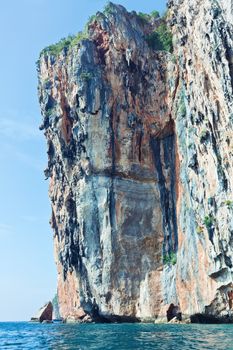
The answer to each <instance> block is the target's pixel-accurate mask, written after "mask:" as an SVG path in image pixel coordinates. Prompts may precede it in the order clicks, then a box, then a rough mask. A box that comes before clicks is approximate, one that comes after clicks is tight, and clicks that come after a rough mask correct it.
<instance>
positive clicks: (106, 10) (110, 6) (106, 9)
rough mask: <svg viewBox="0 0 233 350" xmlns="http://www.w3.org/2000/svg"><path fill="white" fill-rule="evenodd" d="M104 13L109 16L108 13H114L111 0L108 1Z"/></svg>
mask: <svg viewBox="0 0 233 350" xmlns="http://www.w3.org/2000/svg"><path fill="white" fill-rule="evenodd" d="M103 13H104V14H105V15H106V16H107V15H110V14H111V13H112V4H111V2H110V1H109V2H108V3H107V5H106V6H105V8H104V11H103Z"/></svg>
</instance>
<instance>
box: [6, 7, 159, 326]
mask: <svg viewBox="0 0 233 350" xmlns="http://www.w3.org/2000/svg"><path fill="white" fill-rule="evenodd" d="M113 2H116V3H121V4H122V5H124V6H125V7H126V8H127V9H129V10H136V11H142V12H151V11H152V10H155V9H156V10H159V11H160V12H163V11H164V10H165V0H158V1H156V0H146V1H144V2H143V1H141V0H140V1H139V0H138V1H136V0H121V1H113ZM105 3H106V1H102V0H89V1H87V0H83V1H81V0H65V1H64V0H3V1H2V2H1V11H0V43H1V55H0V77H1V79H0V81H1V84H0V106H1V108H0V164H1V171H0V281H1V282H0V321H13V320H28V319H29V318H30V317H31V316H32V315H33V313H35V311H36V310H37V309H38V308H39V307H40V306H41V305H42V304H43V303H44V302H45V301H47V300H50V299H51V298H52V297H53V295H54V294H55V291H56V269H55V264H54V259H53V243H52V231H51V229H50V226H49V219H50V204H49V200H48V194H47V192H48V182H46V181H45V180H44V175H43V169H44V168H45V167H46V148H45V141H44V137H43V133H42V132H40V131H39V130H38V126H39V124H40V118H41V117H40V110H39V106H38V102H37V76H36V67H35V62H36V60H37V59H38V55H39V52H40V50H41V49H43V48H44V47H45V46H47V45H49V44H52V43H54V42H56V41H58V40H59V39H60V38H62V37H64V36H67V35H68V34H75V33H76V32H78V31H79V30H81V29H82V28H83V27H84V25H85V22H86V21H87V19H88V17H89V16H90V15H92V14H94V13H95V12H96V11H98V10H101V9H102V8H103V6H104V4H105Z"/></svg>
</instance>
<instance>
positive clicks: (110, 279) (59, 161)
mask: <svg viewBox="0 0 233 350" xmlns="http://www.w3.org/2000/svg"><path fill="white" fill-rule="evenodd" d="M230 11H231V8H230V7H229V8H227V6H226V5H225V2H224V1H223V0H222V1H213V0H205V1H204V2H203V1H202V2H200V1H198V0H176V1H170V2H169V4H168V14H167V16H166V19H165V18H159V17H157V15H156V14H155V13H154V14H152V15H151V16H145V15H142V14H141V15H138V14H137V13H136V12H131V13H128V12H127V11H126V10H125V9H124V8H123V7H122V6H119V5H114V4H111V3H110V4H109V5H108V6H107V7H106V9H105V11H104V13H97V15H96V16H93V17H92V18H91V19H90V21H89V23H88V24H87V27H86V30H85V33H82V34H79V35H77V36H76V37H69V38H67V39H63V40H62V41H61V42H60V43H58V44H57V45H52V46H50V47H49V48H46V49H45V50H43V52H42V54H41V56H40V61H39V66H38V75H39V100H40V105H41V110H42V115H43V124H42V125H41V129H44V132H45V136H46V139H47V143H48V167H47V169H46V171H45V174H46V177H50V190H49V195H50V199H51V203H52V218H51V225H52V228H53V231H54V243H55V257H56V263H57V268H58V298H59V303H60V312H61V316H62V317H63V318H73V319H82V318H84V317H85V316H86V314H89V315H91V317H92V318H93V319H101V320H107V319H110V320H122V319H123V320H141V319H155V318H157V317H163V316H165V315H166V311H167V310H168V309H169V306H170V305H171V304H175V305H179V306H180V309H181V311H182V313H183V314H187V315H193V314H196V313H206V314H213V315H214V316H217V317H221V316H224V317H228V318H229V317H231V306H232V295H233V293H232V290H233V285H232V267H233V266H232V263H233V219H232V213H233V195H232V186H233V178H232V166H233V162H232V152H233V148H232V147H233V144H232V139H231V136H232V128H233V111H232V102H233V101H232V94H233V93H232V89H233V51H232V47H233V46H232V36H231V33H232V12H230ZM170 30H172V34H173V47H174V50H173V52H172V47H171V44H170V43H169V35H170V34H169V31H170ZM169 51H170V52H169Z"/></svg>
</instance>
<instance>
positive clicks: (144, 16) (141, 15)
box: [137, 10, 160, 22]
mask: <svg viewBox="0 0 233 350" xmlns="http://www.w3.org/2000/svg"><path fill="white" fill-rule="evenodd" d="M137 15H138V17H139V19H140V20H141V21H142V22H149V21H150V20H151V19H156V18H159V17H160V15H159V11H156V10H154V11H152V12H151V13H150V14H149V13H144V12H138V14H137Z"/></svg>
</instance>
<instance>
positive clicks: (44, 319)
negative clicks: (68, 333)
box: [31, 302, 53, 323]
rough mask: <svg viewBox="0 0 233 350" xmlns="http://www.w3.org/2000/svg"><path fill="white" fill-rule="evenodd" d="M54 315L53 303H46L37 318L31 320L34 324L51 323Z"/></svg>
mask: <svg viewBox="0 0 233 350" xmlns="http://www.w3.org/2000/svg"><path fill="white" fill-rule="evenodd" d="M52 314H53V305H52V303H51V302H48V303H46V304H45V305H44V306H42V307H41V308H40V310H39V311H38V312H37V314H36V315H35V316H33V317H32V318H31V321H32V322H40V323H51V322H52Z"/></svg>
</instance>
